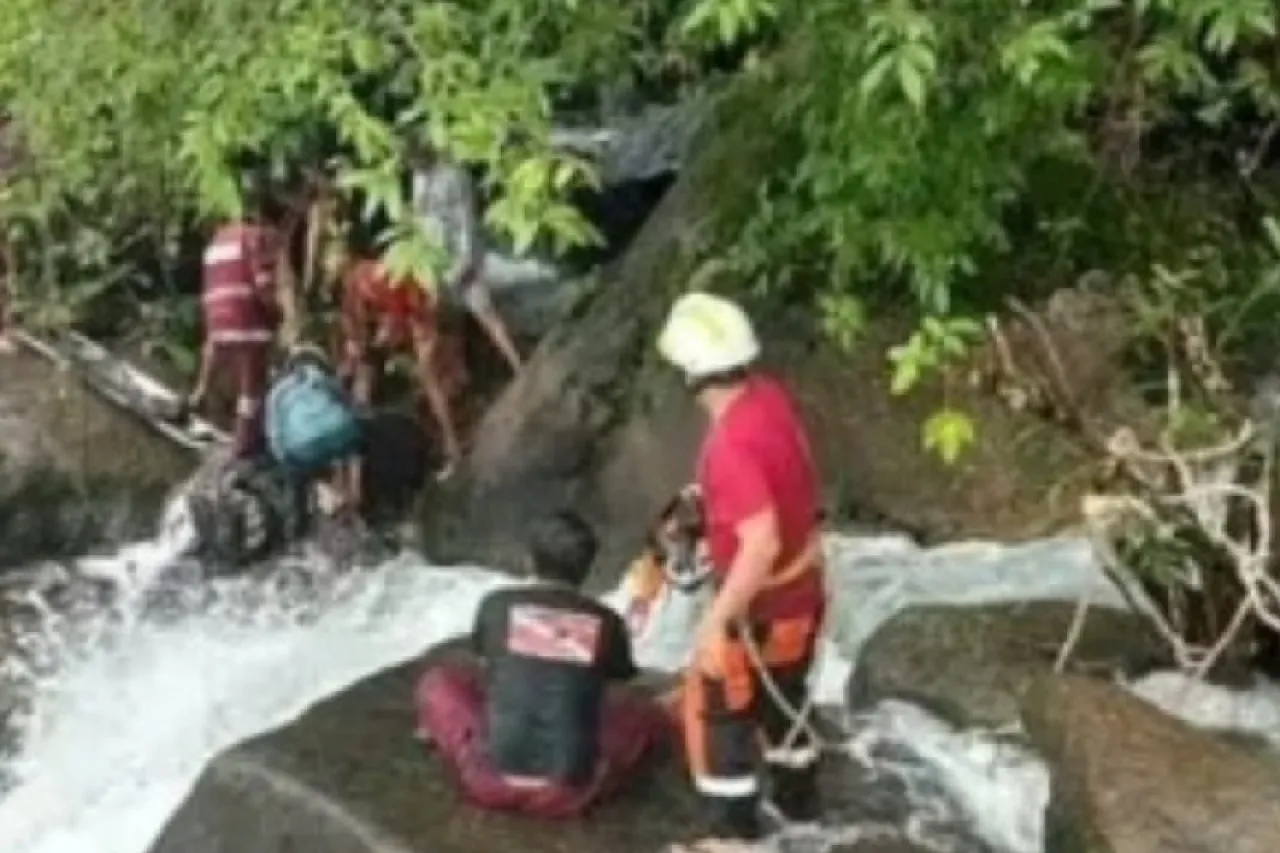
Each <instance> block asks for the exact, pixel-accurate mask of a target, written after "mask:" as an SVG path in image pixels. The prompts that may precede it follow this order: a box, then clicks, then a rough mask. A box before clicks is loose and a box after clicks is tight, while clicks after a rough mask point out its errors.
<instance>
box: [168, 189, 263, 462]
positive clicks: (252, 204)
mask: <svg viewBox="0 0 1280 853" xmlns="http://www.w3.org/2000/svg"><path fill="white" fill-rule="evenodd" d="M241 190H242V201H243V210H244V215H243V218H241V219H237V220H233V221H231V222H227V223H224V224H223V225H221V226H219V227H218V229H217V230H216V231H215V232H214V234H213V238H212V239H211V240H210V241H209V245H208V247H207V248H206V249H205V252H204V288H203V293H202V295H201V303H202V305H203V308H204V326H205V340H204V347H203V349H202V351H201V354H200V372H199V375H198V377H197V379H196V384H195V388H194V389H193V390H192V392H191V394H190V395H189V396H188V397H187V399H186V402H185V405H184V406H183V409H182V412H181V413H179V419H182V418H184V417H185V415H186V413H187V412H190V411H192V410H195V409H198V408H199V407H200V406H201V404H202V403H203V402H204V399H205V395H206V394H207V393H208V389H209V382H210V380H211V379H212V378H213V375H214V373H215V372H218V371H221V370H229V371H231V373H232V375H233V377H234V385H235V390H236V422H235V437H234V444H233V452H234V454H235V456H236V458H239V459H247V458H252V457H254V456H257V455H258V454H259V453H261V452H262V450H263V449H264V435H263V430H262V418H263V402H264V399H265V397H266V393H267V382H268V379H269V372H270V367H271V347H272V344H273V342H274V341H275V337H276V332H277V330H278V328H279V325H280V318H281V313H280V306H279V302H278V300H277V295H276V273H277V264H278V259H279V253H280V249H281V246H280V240H279V235H278V234H277V232H276V230H275V228H273V227H272V226H271V225H269V224H267V223H266V222H265V221H264V220H263V218H262V211H263V208H264V205H265V201H266V199H265V195H266V187H265V183H264V181H263V180H262V179H261V178H260V177H258V176H257V175H253V174H250V175H247V176H246V177H245V178H244V179H243V180H242V186H241Z"/></svg>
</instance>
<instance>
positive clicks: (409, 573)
mask: <svg viewBox="0 0 1280 853" xmlns="http://www.w3.org/2000/svg"><path fill="white" fill-rule="evenodd" d="M173 520H174V519H170V521H173ZM177 521H178V523H177V524H168V525H166V527H167V530H168V532H167V534H166V536H165V537H164V538H162V540H160V541H157V542H150V543H141V544H138V545H134V546H131V547H129V548H125V549H123V550H122V551H120V552H119V553H117V554H115V555H112V556H108V557H101V558H97V559H95V560H85V561H83V562H82V563H81V564H80V565H79V566H78V567H76V570H77V571H79V572H82V573H88V574H92V575H94V576H97V577H99V578H104V579H106V582H107V583H109V584H111V585H113V586H114V587H116V590H117V595H116V597H115V600H114V603H113V604H111V605H110V606H106V605H101V604H94V605H92V606H90V607H89V609H88V612H85V610H84V609H81V610H80V611H78V612H75V613H74V614H68V613H66V612H64V611H62V610H54V609H45V610H41V609H40V608H39V607H37V606H36V605H38V603H39V602H38V601H36V602H31V601H29V602H27V605H26V606H27V609H28V610H29V611H31V612H35V613H37V614H42V615H39V616H38V618H35V619H33V620H32V621H31V624H30V626H29V627H28V628H27V629H26V632H25V634H23V636H22V638H21V639H22V642H21V644H20V648H18V649H17V650H15V651H12V652H11V653H10V654H9V655H8V658H7V661H6V664H5V673H4V674H5V677H6V681H7V683H8V684H9V685H10V686H11V689H20V690H21V691H23V693H24V696H23V700H24V706H25V709H26V710H25V713H24V714H23V716H22V719H21V721H20V732H19V737H18V741H17V747H16V749H15V753H14V756H13V758H12V760H11V761H10V762H9V766H8V767H7V768H6V769H7V770H8V773H9V776H10V777H11V778H12V779H14V780H15V782H14V784H13V785H12V786H11V788H10V790H9V792H8V794H7V795H6V796H5V797H4V799H3V800H0V850H2V851H5V853H145V851H146V850H147V849H148V847H149V845H150V844H151V843H152V842H153V840H154V839H155V837H156V836H157V834H158V833H159V831H160V830H161V828H162V827H163V825H164V823H165V821H166V820H167V819H168V817H169V816H170V815H171V814H172V813H173V812H174V810H175V809H176V808H177V807H178V805H179V804H180V802H181V801H182V800H183V798H184V797H185V796H186V794H187V793H188V791H189V790H190V789H191V787H192V785H193V784H194V782H195V780H196V778H197V777H198V775H199V773H200V772H201V769H202V768H203V767H204V765H205V764H206V762H208V761H209V760H210V759H211V758H213V757H214V756H215V755H216V754H217V753H218V752H220V751H221V750H223V749H225V748H227V747H229V746H231V745H233V744H235V743H237V742H240V741H242V740H244V739H246V738H249V737H251V736H253V735H255V734H258V733H261V732H264V731H266V730H269V729H272V728H275V727H278V726H281V725H283V724H286V723H288V722H290V721H292V720H294V719H296V718H297V717H298V716H299V715H301V714H302V713H303V712H304V711H306V710H307V709H308V708H309V707H310V706H311V705H313V704H314V703H316V702H317V701H319V700H321V699H323V698H325V697H327V696H329V695H331V694H333V693H334V692H336V691H339V690H341V689H342V688H343V687H345V686H346V685H348V684H350V683H352V682H354V681H356V680H358V679H360V678H362V677H363V676H366V675H368V674H371V673H373V672H375V671H377V670H380V669H382V668H385V667H388V666H390V665H393V664H396V663H399V662H403V661H405V660H408V659H411V658H413V657H415V656H417V655H419V654H420V653H421V652H422V651H424V650H425V649H427V648H428V647H430V646H432V645H434V644H436V643H438V642H440V641H441V640H444V639H446V638H448V637H450V636H453V635H456V634H459V633H461V632H463V631H465V630H466V629H467V628H468V627H469V624H470V620H471V617H472V615H473V613H474V611H475V608H476V606H477V604H478V602H479V600H480V598H481V597H482V596H483V595H484V594H485V593H486V592H487V591H489V590H491V589H493V588H495V587H496V586H498V585H501V584H504V583H509V582H510V580H509V579H507V578H505V577H504V576H501V575H499V574H497V573H495V572H492V571H488V570H486V569H484V568H482V567H468V566H461V567H441V566H433V565H431V564H430V563H429V562H428V561H427V560H425V559H424V558H422V557H421V556H420V555H413V554H408V553H405V554H401V555H400V556H398V557H396V558H395V559H392V560H389V561H387V562H385V563H383V564H382V565H379V566H376V567H372V568H370V569H368V570H365V571H360V572H356V573H352V574H345V575H339V574H333V573H329V572H327V571H325V569H324V566H323V560H322V558H321V557H319V556H318V555H316V556H313V557H311V558H309V559H300V560H296V561H294V562H293V563H291V564H287V565H283V566H281V567H279V570H278V571H277V572H276V573H275V574H274V576H273V577H272V578H270V579H262V578H256V579H239V580H222V581H214V582H210V583H202V584H196V585H194V586H193V588H192V589H189V590H187V594H186V595H185V596H184V595H179V596H176V597H175V596H170V597H169V598H167V599H162V600H161V601H160V602H159V603H157V600H156V597H155V596H154V595H149V594H146V593H147V591H148V590H153V589H154V588H155V585H156V578H157V577H159V576H161V575H163V574H164V573H165V572H166V571H168V567H169V566H170V565H171V564H172V562H173V561H172V558H171V557H172V553H173V552H174V550H175V545H174V544H173V543H174V542H175V541H177V540H180V539H181V538H182V536H183V533H182V531H181V529H180V528H181V527H182V525H181V523H180V521H181V520H180V519H177ZM166 543H169V544H166ZM828 553H829V557H830V567H831V578H832V585H833V587H834V594H833V610H834V613H835V619H834V620H833V622H834V623H835V624H834V626H833V641H832V642H828V644H827V647H826V649H825V650H824V656H823V661H822V666H821V667H820V672H819V674H818V677H817V684H816V687H817V690H818V693H819V695H820V697H821V698H822V699H823V700H824V701H826V702H828V703H834V704H838V703H839V702H840V701H841V697H842V692H843V687H844V683H845V680H846V678H847V676H848V673H849V670H850V664H849V655H850V653H852V652H853V651H855V650H856V648H857V647H858V645H859V644H860V643H861V642H862V641H863V640H864V639H865V638H866V637H867V636H868V635H869V634H870V633H871V631H873V630H874V629H875V627H876V626H877V625H879V624H881V623H882V622H883V621H884V620H885V619H887V618H888V617H889V616H890V615H892V614H893V613H894V612H895V611H897V610H899V609H901V608H902V607H904V606H907V605H910V604H912V603H916V602H923V601H935V602H948V603H974V602H983V601H994V600H1007V599H1012V598H1020V599H1025V598H1041V599H1044V598H1073V597H1075V596H1076V595H1077V594H1079V593H1080V592H1081V590H1086V589H1098V590H1100V589H1101V587H1100V585H1099V583H1098V576H1097V573H1096V572H1095V570H1094V568H1093V566H1092V564H1091V561H1090V559H1089V555H1088V551H1087V549H1086V548H1085V546H1084V545H1083V544H1082V543H1081V542H1079V541H1076V540H1072V539H1056V540H1046V541H1043V542H1039V543H1034V544H1031V545H1026V546H1019V547H1002V546H998V545H991V544H966V545H956V546H949V547H944V548H937V549H932V550H922V549H919V548H917V547H915V546H914V545H912V544H911V543H909V542H908V541H906V540H904V539H901V538H898V537H893V536H879V537H857V538H855V537H844V536H836V535H833V536H831V537H830V538H829V541H828ZM1098 594H1099V597H1100V599H1102V600H1105V599H1106V595H1105V593H1104V592H1101V591H1100V592H1099V593H1098ZM32 596H35V593H30V592H29V593H28V597H32ZM695 604H696V603H691V602H674V603H672V606H670V607H667V608H664V609H663V610H662V611H661V617H660V618H658V619H657V620H655V622H654V623H653V624H652V625H651V628H650V630H649V632H648V633H647V634H646V635H645V636H643V637H642V638H640V641H639V644H638V653H639V656H640V657H641V659H642V661H643V662H644V663H646V664H648V665H650V666H653V667H661V668H672V667H674V666H677V665H678V664H679V663H680V661H681V659H682V657H683V653H684V649H685V648H686V646H685V644H684V640H685V639H686V638H687V635H688V631H689V629H690V627H691V623H692V618H693V615H694V613H695V610H696V607H695ZM837 649H839V650H842V651H843V654H841V653H840V651H837ZM1180 683H1181V682H1179V681H1178V680H1177V679H1173V678H1171V677H1163V676H1162V677H1159V678H1157V679H1156V680H1154V681H1151V682H1148V683H1147V684H1144V685H1139V686H1138V689H1139V691H1140V692H1143V693H1144V695H1148V696H1149V698H1151V699H1152V700H1153V701H1157V702H1159V703H1161V704H1163V705H1165V706H1166V707H1169V708H1172V709H1173V710H1175V711H1178V712H1181V713H1184V714H1189V715H1190V716H1192V717H1199V718H1201V719H1200V720H1199V721H1201V722H1215V723H1219V724H1221V723H1222V721H1224V720H1226V721H1229V722H1230V723H1232V724H1235V725H1237V726H1240V727H1243V728H1252V729H1255V730H1260V731H1262V732H1264V733H1266V734H1270V735H1273V736H1275V737H1277V739H1280V701H1278V700H1277V698H1276V697H1275V696H1271V697H1267V696H1261V697H1257V696H1252V697H1251V696H1239V695H1237V696H1224V694H1220V693H1216V692H1212V691H1210V692H1209V693H1206V694H1205V695H1204V696H1192V695H1191V694H1189V693H1188V691H1186V690H1184V689H1182V687H1180V686H1179V684H1180ZM1206 690H1207V688H1206ZM1246 700H1248V701H1249V702H1252V703H1253V704H1252V705H1248V704H1242V703H1244V702H1245V701H1246ZM1215 703H1216V704H1215ZM850 730H851V732H852V737H851V739H850V741H849V742H848V743H846V744H844V745H842V746H841V748H842V749H844V750H846V751H847V752H848V753H849V754H851V755H853V756H855V757H856V758H858V759H859V760H860V761H862V762H864V763H867V764H869V765H871V766H872V767H874V768H875V769H876V771H877V772H883V773H890V774H894V775H895V777H896V778H897V779H898V780H899V781H900V782H904V783H905V784H906V787H907V789H908V791H909V793H910V796H911V800H912V804H913V806H914V808H913V812H912V814H911V815H910V816H909V817H908V818H907V819H906V820H905V825H904V826H900V827H897V828H894V829H895V831H901V830H902V829H904V828H905V830H906V831H907V833H908V835H910V836H912V837H914V838H915V839H916V840H918V841H919V842H921V843H922V844H924V845H925V846H928V847H931V848H932V849H938V850H945V849H947V844H948V836H947V833H946V832H944V831H942V830H940V827H944V826H948V825H953V824H954V823H955V821H956V820H957V818H959V819H967V821H968V822H969V823H970V824H971V826H972V831H973V832H974V833H976V835H977V836H978V837H979V838H980V839H981V840H982V842H983V843H984V845H985V846H986V847H988V848H989V849H992V850H996V851H1001V853H1040V851H1041V849H1042V841H1041V813H1042V809H1043V806H1044V803H1045V801H1046V798H1047V790H1048V783H1047V775H1046V772H1045V770H1044V768H1043V766H1042V765H1040V764H1039V763H1038V762H1037V761H1035V760H1034V759H1033V758H1032V757H1031V756H1029V755H1028V754H1026V753H1024V752H1022V751H1020V750H1018V749H1017V748H1015V747H1012V746H1009V745H1007V744H1001V743H998V742H997V741H995V740H993V739H991V738H989V737H986V736H984V735H982V734H979V733H961V732H955V731H953V730H951V729H950V728H948V727H947V726H946V725H945V724H943V723H941V722H940V721H938V720H936V719H934V718H932V717H930V716H929V715H928V714H926V713H924V712H923V711H921V710H919V709H917V708H914V707H912V706H909V705H905V704H900V703H892V702H890V703H884V704H882V705H881V706H880V707H878V708H877V709H875V710H874V711H873V712H871V713H870V714H867V715H864V716H863V717H861V718H859V719H856V720H853V721H851V728H850ZM885 829H886V828H885V827H883V826H876V825H858V824H850V825H847V826H838V827H835V828H834V829H830V828H829V829H826V830H824V831H823V833H822V835H821V837H817V838H813V839H810V840H811V841H813V842H814V843H813V844H812V845H810V844H808V843H805V844H804V845H803V847H804V849H806V850H807V849H815V850H821V849H826V848H829V847H830V845H831V844H832V843H833V842H838V841H844V842H848V841H854V840H857V839H859V838H865V837H868V836H873V835H875V834H876V833H879V832H883V831H885ZM969 849H973V848H972V846H971V847H970V848H969Z"/></svg>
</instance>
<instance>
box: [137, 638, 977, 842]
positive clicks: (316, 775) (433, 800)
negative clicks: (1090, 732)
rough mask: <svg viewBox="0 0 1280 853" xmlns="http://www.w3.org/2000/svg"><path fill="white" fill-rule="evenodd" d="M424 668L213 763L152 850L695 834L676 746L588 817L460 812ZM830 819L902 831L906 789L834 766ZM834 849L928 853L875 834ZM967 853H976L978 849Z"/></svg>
mask: <svg viewBox="0 0 1280 853" xmlns="http://www.w3.org/2000/svg"><path fill="white" fill-rule="evenodd" d="M453 653H454V652H453V650H451V649H448V648H446V649H445V650H443V651H441V652H436V653H433V654H430V655H428V656H427V657H426V658H425V659H424V660H422V661H417V662H414V663H412V664H408V665H405V666H400V667H397V668H395V669H392V670H389V671H387V672H384V673H382V674H379V675H376V676H373V677H371V678H369V679H367V680H365V681H363V682H360V683H358V684H356V685H354V686H353V687H351V688H350V689H348V690H346V691H345V692H343V693H342V694H340V695H338V696H336V697H334V698H333V699H331V700H329V701H326V702H324V703H322V704H321V705H319V706H317V707H316V708H314V709H313V710H312V711H310V712H309V713H307V714H306V715H305V716H303V717H302V718H301V719H299V720H298V721H297V722H295V723H293V724H291V725H289V726H286V727H284V728H281V729H279V730H278V731H275V732H273V733H270V734H267V735H264V736H262V737H260V738H258V739H256V740H253V741H250V742H248V743H246V744H243V745H242V746H239V747H237V748H234V749H232V750H230V751H228V752H227V753H225V754H223V755H222V756H220V757H218V758H217V759H215V760H214V761H213V762H212V763H211V764H210V765H209V767H208V768H207V770H206V771H205V773H204V775H203V776H202V777H201V778H200V780H199V781H198V783H197V784H196V786H195V788H194V790H193V791H192V792H191V795H190V796H189V797H188V799H187V801H186V802H185V804H184V805H183V806H182V807H181V808H180V809H179V810H178V811H177V812H176V813H175V814H174V815H173V817H172V818H171V820H170V821H169V823H168V825H167V826H166V827H165V828H164V830H163V831H162V833H161V835H160V837H159V839H158V840H157V842H156V843H155V845H154V846H153V847H152V849H151V851H150V853H510V851H521V853H570V851H573V853H579V852H580V851H581V853H585V851H609V853H656V851H659V850H661V849H663V848H664V847H666V846H667V845H668V844H670V843H671V842H673V841H676V840H682V839H684V840H687V839H690V838H692V837H696V836H695V834H696V833H697V832H698V830H699V826H700V823H699V818H700V813H699V808H698V803H697V802H696V801H695V799H694V797H693V794H692V792H691V787H690V785H689V782H688V779H687V778H686V775H685V772H684V769H683V766H682V762H681V761H680V760H679V758H678V755H677V750H675V749H674V748H672V749H667V750H664V751H662V752H661V753H660V754H658V755H656V756H655V760H654V761H653V763H652V766H651V767H650V768H649V769H648V771H647V772H646V773H644V774H643V775H641V776H638V777H637V778H636V779H635V780H634V782H633V783H632V784H630V785H628V786H627V787H626V788H625V789H624V790H623V791H621V792H620V793H619V795H618V796H617V797H616V798H615V799H614V800H612V801H608V802H606V803H604V804H602V805H601V806H600V807H599V808H597V809H596V810H594V811H593V812H591V813H590V814H589V815H588V816H587V817H585V818H583V819H580V820H575V821H565V822H557V821H551V822H544V821H537V820H532V819H527V818H521V817H516V816H510V815H503V814H495V813H487V812H484V811H481V810H478V809H475V808H473V807H471V806H469V805H467V804H466V803H464V802H463V801H462V800H461V799H460V798H459V796H458V794H457V792H456V789H455V786H454V784H453V780H452V779H451V778H450V775H449V773H448V772H447V770H446V768H445V766H444V764H443V762H442V761H441V760H440V758H439V757H438V756H436V755H434V754H431V753H429V752H427V751H425V750H424V749H423V748H422V747H421V746H420V745H419V744H418V743H417V742H416V741H415V740H414V739H413V738H412V736H411V733H412V729H413V707H412V702H411V697H412V695H413V687H414V682H415V680H416V678H417V677H418V675H419V673H420V672H421V670H422V668H423V666H425V665H426V663H427V661H432V660H437V659H439V657H440V656H441V655H448V654H453ZM825 772H826V779H825V781H824V786H823V787H824V797H826V798H827V805H828V810H829V812H830V813H831V815H832V820H835V821H839V822H841V823H845V822H847V821H858V822H862V823H871V824H875V825H878V826H879V825H884V824H886V823H887V824H890V825H894V824H896V825H901V824H902V823H903V822H904V816H905V812H906V804H905V800H904V798H903V796H902V792H901V791H899V790H896V789H894V788H892V786H885V785H884V784H883V782H882V781H880V780H876V779H873V778H871V777H870V776H868V775H867V774H865V773H863V772H861V771H859V770H858V769H857V768H856V766H855V765H853V764H852V762H850V761H849V760H847V759H844V758H841V757H835V756H833V758H832V760H831V761H829V762H827V764H826V771H825ZM830 849H831V851H832V853H841V851H843V853H921V852H920V849H919V848H918V847H915V846H913V845H912V844H911V843H909V842H908V841H906V840H905V838H904V837H903V836H901V835H900V834H896V835H895V834H892V833H890V834H888V835H884V834H874V835H868V836H866V837H865V838H860V839H858V840H857V841H856V842H851V843H848V844H843V845H841V844H838V843H837V844H835V845H834V846H832V847H831V848H830ZM959 849H960V853H965V851H968V853H973V851H975V850H976V849H977V848H976V847H974V846H969V847H961V848H959Z"/></svg>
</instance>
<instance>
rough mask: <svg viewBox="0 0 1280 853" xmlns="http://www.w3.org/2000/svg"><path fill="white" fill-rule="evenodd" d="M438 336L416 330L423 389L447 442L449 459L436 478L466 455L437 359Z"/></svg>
mask: <svg viewBox="0 0 1280 853" xmlns="http://www.w3.org/2000/svg"><path fill="white" fill-rule="evenodd" d="M437 340H438V338H437V337H436V335H435V334H433V333H421V332H420V333H416V334H415V335H414V355H415V356H416V357H417V361H418V381H419V382H420V383H421V384H422V393H423V395H424V396H425V397H426V398H427V406H428V407H429V408H430V409H431V416H432V418H434V419H435V422H436V425H437V426H438V427H439V428H440V437H441V439H442V440H443V442H444V456H445V461H444V465H443V466H442V467H441V469H440V470H439V471H438V472H437V474H436V478H437V479H439V480H445V479H448V478H449V476H450V475H451V474H452V473H453V469H454V467H455V466H456V465H457V463H458V462H459V461H460V460H461V459H462V445H461V442H459V441H458V431H457V427H455V426H454V423H453V410H452V408H451V407H450V405H449V395H448V394H446V393H445V389H444V383H442V382H441V381H440V373H439V371H438V369H437V367H436V363H435V352H436V341H437Z"/></svg>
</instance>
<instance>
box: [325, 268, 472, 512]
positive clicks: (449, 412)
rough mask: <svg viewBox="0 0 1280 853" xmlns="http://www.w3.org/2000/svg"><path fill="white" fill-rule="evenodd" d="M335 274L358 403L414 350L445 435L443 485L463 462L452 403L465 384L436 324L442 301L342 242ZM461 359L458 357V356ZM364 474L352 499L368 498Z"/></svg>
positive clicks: (346, 359)
mask: <svg viewBox="0 0 1280 853" xmlns="http://www.w3.org/2000/svg"><path fill="white" fill-rule="evenodd" d="M328 266H329V273H330V275H331V276H332V278H333V280H335V281H338V282H339V283H340V287H341V288H342V300H341V301H342V305H341V323H340V325H341V331H342V341H343V343H342V348H343V356H342V358H343V364H342V368H341V372H342V373H343V374H344V375H346V376H349V377H351V379H352V383H353V391H354V395H355V399H356V401H357V402H358V403H359V404H360V405H362V406H368V405H370V403H371V402H372V400H373V392H374V388H373V382H374V376H375V375H376V373H377V372H378V369H379V367H380V366H381V365H382V363H383V361H384V359H385V357H386V356H387V355H388V354H389V351H394V350H397V349H401V348H404V347H406V346H408V347H409V348H411V349H412V351H413V354H414V358H415V361H416V365H417V378H418V382H419V384H420V387H421V389H422V393H423V395H424V396H425V397H426V398H427V406H428V408H429V409H430V410H431V415H432V417H433V419H434V420H435V422H436V425H437V426H438V427H439V430H440V437H441V440H442V441H443V444H444V448H443V451H444V463H443V465H442V466H441V467H440V468H439V469H438V470H437V471H436V478H437V479H438V480H445V479H447V478H448V477H449V476H451V475H452V473H453V471H454V469H455V467H456V465H457V463H458V462H459V460H460V459H461V457H462V445H461V442H460V441H459V440H458V430H457V427H456V425H455V423H454V417H453V409H452V405H451V403H450V398H451V396H453V394H456V393H457V389H458V387H459V386H461V385H462V384H465V382H466V377H465V374H464V373H463V372H462V369H461V359H459V358H444V357H442V356H444V355H447V354H448V353H444V352H443V351H442V349H441V346H442V343H443V341H442V339H441V336H440V333H439V327H438V325H437V322H436V300H435V297H434V295H433V293H432V290H431V288H430V286H429V285H427V284H425V283H422V282H413V281H394V280H393V279H392V278H391V276H390V274H389V273H388V272H387V270H386V268H385V267H384V266H383V264H382V263H381V262H379V261H375V260H370V259H366V258H357V257H355V256H354V255H353V254H352V253H350V252H349V251H348V249H347V248H346V246H345V245H344V244H342V243H339V244H337V245H335V246H334V247H333V249H332V251H331V252H330V255H329V261H328ZM454 355H456V354H454ZM361 479H362V478H361V475H360V472H359V470H358V469H357V470H356V471H355V472H354V474H353V482H352V495H353V497H354V498H355V499H356V500H362V499H363V486H362V484H361Z"/></svg>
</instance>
